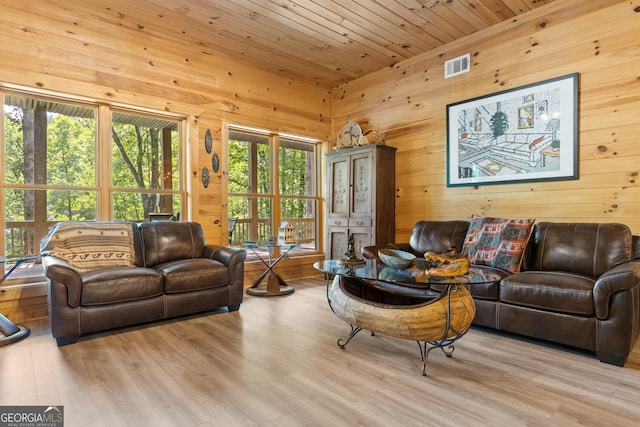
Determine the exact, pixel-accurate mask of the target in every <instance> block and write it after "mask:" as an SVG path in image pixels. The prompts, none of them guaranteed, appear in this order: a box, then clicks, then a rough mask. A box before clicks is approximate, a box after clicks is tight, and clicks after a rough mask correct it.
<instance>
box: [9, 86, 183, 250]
mask: <svg viewBox="0 0 640 427" xmlns="http://www.w3.org/2000/svg"><path fill="white" fill-rule="evenodd" d="M0 99H3V100H4V102H3V111H4V120H3V122H2V126H1V127H0V130H3V132H0V143H1V144H2V155H3V161H4V168H3V172H2V179H1V182H0V192H1V194H0V197H1V201H2V203H3V204H4V215H3V220H4V229H5V232H4V235H3V242H2V253H1V254H0V255H5V256H8V257H13V256H26V255H35V254H38V253H39V245H40V240H41V239H42V238H44V237H45V236H46V234H47V233H48V231H49V228H50V227H51V226H52V225H53V224H55V223H56V222H60V221H67V220H79V221H96V220H111V219H115V220H133V221H141V220H145V219H148V217H149V214H150V213H155V212H163V213H172V214H174V215H179V214H180V213H181V206H182V199H183V195H184V190H183V184H182V181H183V179H182V177H181V173H182V171H181V164H180V162H179V159H180V158H181V155H180V147H181V146H184V144H180V138H181V132H180V129H181V127H182V125H183V122H184V120H183V119H182V118H177V117H165V116H156V115H151V114H147V113H138V112H133V111H129V110H127V111H124V110H122V111H120V110H116V109H110V108H109V107H105V106H99V105H94V104H91V103H81V102H74V101H69V100H66V99H55V98H48V97H41V96H32V95H31V94H25V93H13V92H7V93H1V92H0ZM104 113H106V114H104ZM99 118H102V121H100V119H99ZM100 129H110V130H111V132H108V133H107V132H104V137H101V136H102V134H101V132H100ZM107 135H109V136H110V138H111V140H110V141H109V140H106V141H103V139H105V138H107ZM109 147H111V148H110V149H109Z"/></svg>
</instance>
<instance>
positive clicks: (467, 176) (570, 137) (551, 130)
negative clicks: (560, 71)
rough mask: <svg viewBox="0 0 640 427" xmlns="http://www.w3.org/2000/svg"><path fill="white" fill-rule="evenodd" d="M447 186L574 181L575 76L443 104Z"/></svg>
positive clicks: (575, 137) (575, 145)
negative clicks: (445, 129)
mask: <svg viewBox="0 0 640 427" xmlns="http://www.w3.org/2000/svg"><path fill="white" fill-rule="evenodd" d="M446 153H447V187H456V186H465V185H474V186H477V185H484V184H505V183H516V182H532V181H547V180H548V181H551V180H553V181H557V180H571V179H578V73H573V74H568V75H565V76H561V77H556V78H552V79H548V80H544V81H540V82H537V83H532V84H529V85H525V86H520V87H517V88H514V89H509V90H505V91H501V92H496V93H493V94H490V95H486V96H481V97H477V98H473V99H469V100H466V101H461V102H456V103H453V104H449V105H447V149H446Z"/></svg>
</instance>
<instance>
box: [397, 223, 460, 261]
mask: <svg viewBox="0 0 640 427" xmlns="http://www.w3.org/2000/svg"><path fill="white" fill-rule="evenodd" d="M468 227H469V223H468V222H467V221H456V220H454V221H418V222H417V223H416V224H415V225H414V226H413V230H412V232H411V238H410V240H409V246H410V248H409V250H410V251H411V252H413V254H414V255H416V256H419V257H422V256H424V254H425V252H428V251H432V252H435V253H438V254H440V253H444V252H446V251H448V250H449V248H451V247H452V246H453V247H455V248H456V249H460V248H462V244H463V242H464V237H465V235H466V234H467V229H468Z"/></svg>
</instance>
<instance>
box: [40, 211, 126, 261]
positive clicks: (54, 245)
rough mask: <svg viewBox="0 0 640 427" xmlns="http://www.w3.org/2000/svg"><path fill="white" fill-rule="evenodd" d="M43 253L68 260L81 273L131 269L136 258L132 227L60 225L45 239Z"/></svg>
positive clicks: (104, 224)
mask: <svg viewBox="0 0 640 427" xmlns="http://www.w3.org/2000/svg"><path fill="white" fill-rule="evenodd" d="M41 253H42V254H48V255H53V256H55V257H58V258H61V259H64V260H66V261H67V262H68V263H70V264H71V265H73V266H74V267H75V268H77V269H78V270H79V271H81V272H85V271H91V270H97V269H100V268H113V267H128V266H131V265H133V261H134V258H135V253H134V248H133V235H132V229H131V224H128V223H91V222H63V223H58V224H56V225H55V226H54V227H53V228H52V229H51V231H50V232H49V235H48V236H47V237H45V239H43V241H42V245H41Z"/></svg>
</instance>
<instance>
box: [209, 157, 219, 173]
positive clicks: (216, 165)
mask: <svg viewBox="0 0 640 427" xmlns="http://www.w3.org/2000/svg"><path fill="white" fill-rule="evenodd" d="M211 166H212V167H213V173H218V170H220V158H219V157H218V153H213V158H212V159H211Z"/></svg>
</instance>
